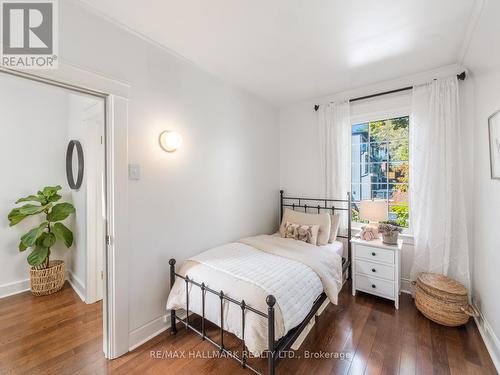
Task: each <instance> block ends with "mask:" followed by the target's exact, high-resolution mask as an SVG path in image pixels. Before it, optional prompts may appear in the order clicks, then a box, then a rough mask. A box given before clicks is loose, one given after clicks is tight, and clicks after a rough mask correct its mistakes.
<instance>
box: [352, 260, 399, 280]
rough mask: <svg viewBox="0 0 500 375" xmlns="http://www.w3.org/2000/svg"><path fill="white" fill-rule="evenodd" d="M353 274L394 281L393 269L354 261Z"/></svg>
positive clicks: (364, 261)
mask: <svg viewBox="0 0 500 375" xmlns="http://www.w3.org/2000/svg"><path fill="white" fill-rule="evenodd" d="M354 267H355V272H356V273H358V274H361V275H367V276H375V277H380V278H382V279H386V280H391V281H393V280H394V272H395V269H394V267H391V266H384V265H382V264H378V263H373V262H369V261H366V260H360V259H356V260H355V261H354Z"/></svg>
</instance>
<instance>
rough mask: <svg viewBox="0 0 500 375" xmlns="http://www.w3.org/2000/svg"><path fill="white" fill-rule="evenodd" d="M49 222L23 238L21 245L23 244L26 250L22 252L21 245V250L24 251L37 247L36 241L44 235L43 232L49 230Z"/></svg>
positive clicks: (32, 230)
mask: <svg viewBox="0 0 500 375" xmlns="http://www.w3.org/2000/svg"><path fill="white" fill-rule="evenodd" d="M47 224H48V223H47V222H46V221H44V222H43V223H42V224H40V225H39V226H38V227H36V228H33V229H31V230H30V231H29V232H28V233H26V234H25V235H24V236H22V237H21V244H23V245H24V246H23V247H24V249H23V250H21V245H19V250H21V251H24V250H26V248H28V247H32V246H34V245H35V243H36V240H37V239H38V237H40V236H41V235H42V233H43V230H44V229H45V228H47Z"/></svg>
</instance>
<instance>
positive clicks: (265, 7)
mask: <svg viewBox="0 0 500 375" xmlns="http://www.w3.org/2000/svg"><path fill="white" fill-rule="evenodd" d="M84 2H85V3H87V4H88V5H90V6H92V7H93V8H95V9H97V10H99V11H100V12H101V13H104V14H105V15H107V16H109V17H111V18H113V19H115V20H116V21H118V22H120V23H122V24H124V25H126V26H127V27H128V28H130V29H132V30H134V31H135V32H138V33H140V34H142V35H144V36H146V37H148V38H149V39H152V40H154V41H155V42H157V43H159V44H161V45H163V46H165V47H167V48H168V49H170V50H172V51H175V52H176V53H178V54H180V55H182V56H184V57H185V58H187V59H188V60H190V61H192V62H193V63H194V64H196V65H198V66H199V67H201V68H202V69H204V70H206V71H208V72H210V73H212V74H214V75H216V76H218V77H221V78H222V79H224V80H226V81H228V82H230V83H232V84H234V85H237V86H239V87H241V88H244V89H246V90H248V91H250V92H252V93H254V94H256V95H258V96H260V97H262V98H264V99H266V100H267V101H269V102H271V103H273V104H275V105H277V106H282V105H285V104H288V103H291V102H296V101H300V100H303V99H308V98H313V97H319V96H324V95H328V94H332V93H336V92H339V91H343V90H346V89H350V88H355V87H360V86H364V85H368V84H371V83H375V82H379V81H384V80H388V79H392V78H396V77H400V76H404V75H407V74H412V73H416V72H420V71H425V70H428V69H433V68H436V67H440V66H443V65H447V64H452V63H455V62H457V61H458V60H459V57H460V54H461V51H462V48H463V46H462V44H463V41H464V40H467V30H468V26H469V22H470V18H471V14H472V13H473V8H474V0H351V1H346V0H307V1H306V0H210V1H207V0H182V1H179V0H141V1H137V0H120V1H116V0H84Z"/></svg>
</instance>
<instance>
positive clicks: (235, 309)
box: [167, 191, 351, 374]
mask: <svg viewBox="0 0 500 375" xmlns="http://www.w3.org/2000/svg"><path fill="white" fill-rule="evenodd" d="M280 206H281V207H280V213H281V215H280V216H281V217H283V213H284V211H285V210H286V208H289V209H290V210H294V211H295V210H301V211H302V212H306V213H311V211H314V212H317V213H318V214H319V213H320V212H322V211H327V212H329V213H330V214H334V213H336V212H337V211H339V212H345V213H347V216H348V228H347V234H346V235H338V236H337V237H338V239H336V240H335V241H332V242H331V243H327V244H322V245H319V246H318V245H315V244H311V243H308V242H304V241H299V240H297V239H293V238H283V235H282V234H283V233H276V234H273V235H259V236H253V237H247V238H243V239H240V240H239V241H237V242H234V243H230V244H225V245H222V246H218V247H216V248H213V249H209V250H207V251H204V252H203V253H201V254H198V255H196V256H194V257H191V258H189V259H188V260H187V261H185V262H184V264H183V265H182V266H181V267H180V269H179V270H178V272H176V270H175V264H176V262H175V260H174V259H171V260H170V283H171V292H170V294H169V297H168V301H167V309H168V310H170V313H171V332H172V334H175V333H176V331H177V329H176V323H177V322H181V323H182V324H183V325H184V326H186V328H189V329H191V330H193V331H194V332H196V333H197V334H199V335H200V336H201V337H202V339H203V340H207V341H209V342H211V343H212V344H214V345H215V346H216V347H217V348H218V349H219V350H220V351H221V352H224V353H225V354H226V356H228V357H230V358H233V359H235V360H237V361H238V362H239V363H240V364H241V365H242V366H243V367H244V368H248V369H250V370H251V371H253V372H254V373H257V374H260V372H259V371H257V369H255V368H254V367H252V366H251V365H250V364H249V363H248V361H247V358H248V356H249V355H251V356H256V357H265V358H266V359H267V363H268V366H267V367H268V373H269V374H274V372H275V368H276V364H277V362H278V361H279V360H280V359H281V357H282V356H281V355H280V353H283V352H285V351H286V350H289V349H290V348H292V347H294V346H293V345H294V343H296V342H297V341H300V340H301V339H303V338H304V336H305V335H306V334H307V331H308V328H309V329H310V327H311V322H313V321H314V317H315V316H316V315H318V314H319V313H320V312H321V311H322V309H324V307H325V306H326V305H327V304H328V303H329V302H332V303H335V304H336V303H337V296H338V293H339V291H340V289H341V287H342V285H343V282H344V281H345V279H346V278H347V277H348V275H349V267H350V237H351V230H350V229H351V228H350V219H351V210H350V209H349V207H351V200H350V196H349V195H348V197H347V199H344V200H340V199H339V200H335V199H314V198H294V197H286V196H285V195H284V193H283V191H280ZM332 217H333V216H332ZM341 239H345V240H347V256H346V257H343V253H344V244H343V243H342V242H341ZM179 309H183V310H185V311H186V317H185V318H183V319H181V318H180V317H179V316H178V315H177V313H176V311H177V310H179ZM192 313H195V314H197V315H198V316H200V317H201V329H200V328H195V327H194V326H193V325H192V324H191V323H190V314H192ZM206 320H207V321H210V322H212V323H214V324H216V325H217V326H218V327H219V328H220V340H219V342H216V341H215V340H213V339H211V338H209V337H208V336H207V335H206V332H205V321H206ZM224 331H227V332H231V333H233V334H234V335H235V336H236V337H238V338H239V339H240V340H241V345H242V350H241V355H237V354H235V353H233V352H232V351H229V350H227V348H226V347H225V346H224V341H223V340H224V335H223V333H224Z"/></svg>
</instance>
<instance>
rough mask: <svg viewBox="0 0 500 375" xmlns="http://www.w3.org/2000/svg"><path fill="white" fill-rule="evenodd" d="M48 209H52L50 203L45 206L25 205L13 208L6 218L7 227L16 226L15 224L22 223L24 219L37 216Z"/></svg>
mask: <svg viewBox="0 0 500 375" xmlns="http://www.w3.org/2000/svg"><path fill="white" fill-rule="evenodd" d="M50 207H52V203H49V204H47V205H45V206H37V205H35V204H25V205H24V206H22V207H18V208H14V209H13V210H12V211H10V212H9V215H8V216H7V218H8V219H9V225H10V226H13V225H16V224H17V223H19V222H21V221H23V220H24V219H25V218H26V217H28V216H31V215H36V214H39V213H40V212H43V211H45V210H46V209H49V208H50Z"/></svg>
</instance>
